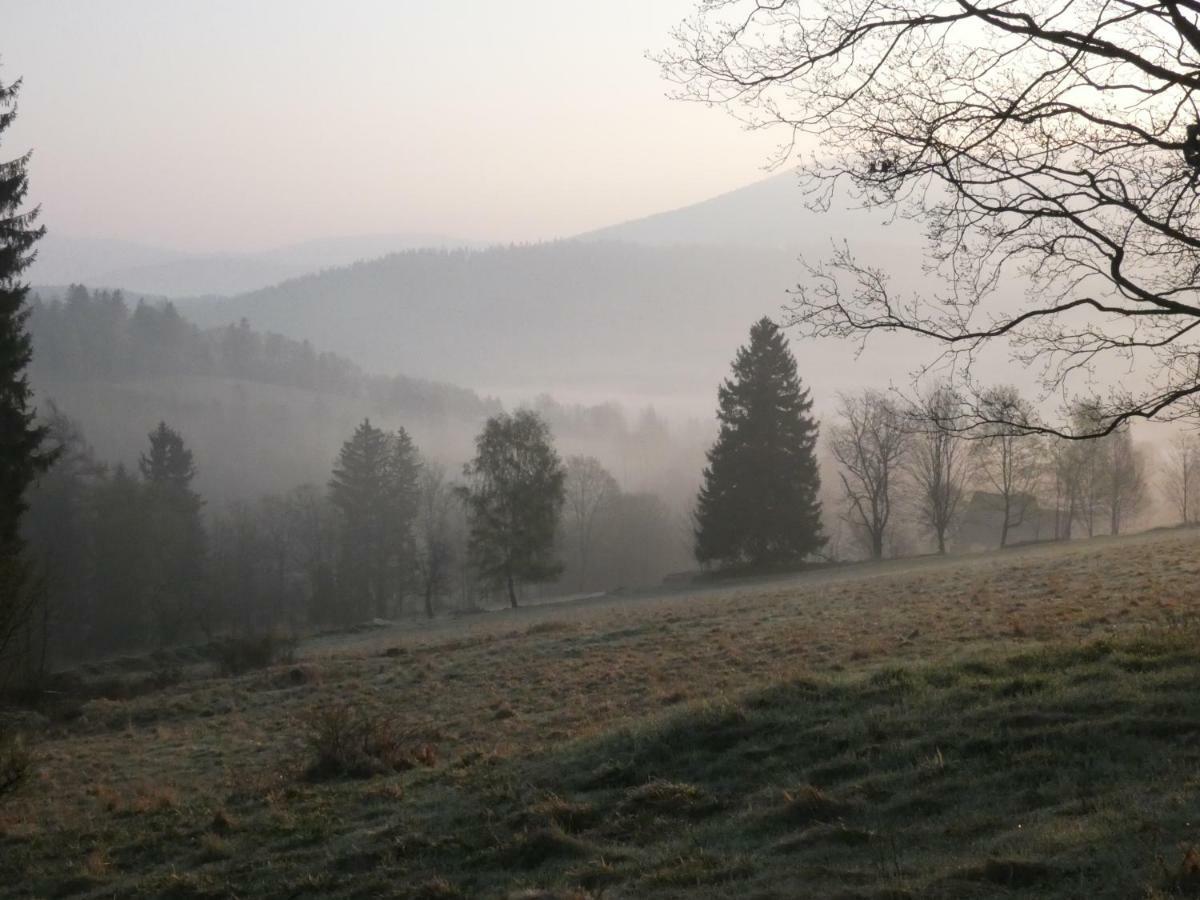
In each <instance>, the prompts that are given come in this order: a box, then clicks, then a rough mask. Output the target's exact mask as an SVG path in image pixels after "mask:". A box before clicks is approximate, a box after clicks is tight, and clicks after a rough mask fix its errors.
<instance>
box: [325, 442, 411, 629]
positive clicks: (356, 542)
mask: <svg viewBox="0 0 1200 900" xmlns="http://www.w3.org/2000/svg"><path fill="white" fill-rule="evenodd" d="M420 469H421V464H420V458H419V456H418V454H417V450H416V447H415V446H414V445H413V442H412V439H411V438H409V436H408V433H407V432H405V430H404V429H403V428H401V429H399V430H398V431H397V432H396V433H395V434H389V433H387V432H385V431H383V430H382V429H379V428H376V427H375V426H374V425H372V424H371V422H370V420H369V419H368V420H365V421H363V423H362V424H361V425H359V426H358V428H357V429H355V431H354V435H353V436H352V437H351V438H350V440H348V441H346V442H345V443H344V444H343V445H342V449H341V452H340V453H339V454H338V461H337V464H336V465H335V466H334V469H333V477H332V478H331V479H330V481H329V497H330V500H331V501H332V502H333V504H334V506H335V507H337V509H338V511H339V512H340V513H341V524H342V553H341V564H340V567H339V568H340V573H339V574H340V581H341V586H342V591H343V595H344V597H345V599H346V601H347V605H346V607H345V618H346V620H347V621H350V620H353V619H354V618H356V617H357V618H365V617H366V616H367V615H368V614H370V613H372V612H373V613H374V615H377V616H386V615H388V614H389V613H390V612H391V610H392V607H393V606H394V604H395V603H396V602H398V600H399V598H400V596H401V594H402V593H403V590H404V588H405V586H406V584H407V581H408V577H409V573H410V570H411V567H412V562H413V557H414V548H413V523H414V521H415V519H416V515H417V509H418V505H419V500H418V497H419V492H420V491H419V487H418V478H419V475H420Z"/></svg>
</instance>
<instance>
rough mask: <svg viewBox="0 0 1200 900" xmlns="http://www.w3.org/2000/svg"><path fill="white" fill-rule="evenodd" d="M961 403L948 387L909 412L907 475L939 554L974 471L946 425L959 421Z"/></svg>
mask: <svg viewBox="0 0 1200 900" xmlns="http://www.w3.org/2000/svg"><path fill="white" fill-rule="evenodd" d="M959 407H960V402H959V399H958V397H957V395H955V393H954V392H953V391H952V390H951V389H950V388H949V387H947V386H945V385H940V386H938V387H936V388H934V389H933V390H932V391H930V392H929V393H927V394H926V395H925V396H924V397H922V398H921V401H920V404H919V405H918V406H916V407H915V408H914V409H912V410H910V411H909V415H908V421H909V423H910V427H911V428H912V430H913V432H914V433H913V436H912V439H911V441H910V447H911V449H910V452H909V456H908V466H907V469H908V473H909V477H910V478H911V479H912V482H913V486H914V487H915V489H916V512H917V517H918V519H919V520H920V522H921V524H922V525H923V526H924V527H925V528H926V529H927V530H928V531H929V532H930V533H931V534H932V535H933V537H934V540H935V541H936V542H937V550H938V553H939V554H943V555H944V554H945V553H946V535H947V533H948V532H949V530H950V526H951V524H953V522H954V519H955V516H956V515H957V514H958V510H959V506H960V505H961V503H962V498H963V493H964V491H965V488H966V482H967V478H968V476H969V475H970V470H971V454H970V451H969V448H968V446H967V444H966V442H965V441H964V440H963V439H962V437H961V436H959V435H958V434H956V433H955V432H954V431H953V430H952V429H949V428H946V427H944V423H946V422H953V421H957V419H958V418H959V416H960V409H959Z"/></svg>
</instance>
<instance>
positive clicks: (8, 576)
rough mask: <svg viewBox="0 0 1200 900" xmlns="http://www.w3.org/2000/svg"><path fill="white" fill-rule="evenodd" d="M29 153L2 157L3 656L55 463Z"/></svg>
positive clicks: (21, 601) (12, 111) (24, 600)
mask: <svg viewBox="0 0 1200 900" xmlns="http://www.w3.org/2000/svg"><path fill="white" fill-rule="evenodd" d="M20 86H21V82H20V81H19V80H18V81H16V82H14V83H12V84H10V85H4V84H2V83H0V139H2V138H3V135H4V132H5V131H7V130H8V127H9V126H10V125H12V123H13V120H14V119H15V118H16V116H17V93H18V91H19V89H20ZM29 157H30V154H29V153H25V154H23V155H21V156H18V157H17V158H15V159H12V160H8V161H7V162H0V658H2V657H3V656H4V651H5V649H6V648H7V647H8V646H9V644H10V642H11V641H12V639H13V637H14V636H15V634H16V632H17V631H18V629H19V628H20V627H21V626H22V624H23V623H24V621H25V619H26V614H27V613H28V610H29V608H30V605H31V602H32V600H31V597H30V592H29V585H28V576H29V570H28V565H27V563H26V562H25V560H24V554H23V545H22V542H21V528H20V525H21V517H22V515H23V514H24V512H25V509H26V491H27V490H28V488H29V486H30V485H31V484H32V483H33V481H34V480H35V479H36V478H37V477H38V475H39V474H41V473H42V472H44V471H46V470H47V469H48V468H49V467H50V466H51V464H52V463H53V461H54V453H53V452H52V451H50V450H46V449H44V448H43V441H44V440H45V438H46V429H45V428H44V427H43V426H40V425H38V424H37V421H36V413H35V410H34V408H33V398H32V390H31V389H30V387H29V380H28V377H27V375H26V369H27V368H28V366H29V362H30V359H31V358H32V355H33V351H32V346H31V343H30V338H29V332H28V330H27V329H26V327H25V325H26V318H27V317H28V310H27V309H26V306H25V296H26V294H27V293H28V291H29V285H28V284H26V283H25V282H23V281H22V280H21V274H22V273H23V272H24V271H25V269H26V268H28V266H29V265H30V263H32V262H33V259H34V256H35V255H36V254H35V252H34V249H33V247H34V244H36V243H37V241H38V239H39V238H40V237H41V236H42V235H43V234H45V229H44V228H41V227H38V225H37V218H38V211H39V210H38V207H36V206H35V207H33V208H32V209H24V210H23V205H24V203H25V197H26V194H27V193H28V190H29V177H28V172H27V168H28V164H29ZM2 674H3V673H2V672H0V676H2Z"/></svg>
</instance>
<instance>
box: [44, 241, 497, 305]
mask: <svg viewBox="0 0 1200 900" xmlns="http://www.w3.org/2000/svg"><path fill="white" fill-rule="evenodd" d="M468 246H474V245H473V244H472V243H471V242H469V241H465V240H461V239H458V238H452V237H447V236H445V235H436V234H368V235H355V236H347V237H336V238H326V239H319V240H313V241H304V242H302V243H298V244H290V245H287V246H283V247H278V248H275V249H273V250H267V251H264V252H261V253H216V254H192V253H185V252H183V251H180V250H173V249H170V248H165V247H153V246H148V245H144V244H137V243H132V242H129V241H117V240H108V239H102V238H78V237H70V236H60V235H56V234H54V233H53V232H51V233H49V234H47V235H46V237H45V239H44V240H43V241H42V242H41V243H40V244H39V247H38V258H37V260H36V262H35V263H34V264H33V266H32V268H31V269H30V273H29V276H28V277H29V280H30V281H31V282H33V283H34V284H36V285H39V286H55V285H57V286H65V285H68V284H87V285H89V286H93V287H108V288H121V289H123V290H125V291H128V292H131V293H135V294H148V295H152V296H159V297H196V296H226V295H230V294H240V293H244V292H246V291H253V290H257V289H259V288H263V287H266V286H268V285H272V284H278V283H279V282H281V281H285V280H287V279H289V278H297V277H300V276H302V275H307V274H310V273H313V272H319V271H321V270H322V269H328V268H332V267H335V266H347V265H350V264H351V263H354V262H357V261H359V260H364V259H372V258H375V257H379V256H384V255H386V254H388V253H394V252H397V251H399V250H407V249H412V248H415V247H440V248H452V247H468Z"/></svg>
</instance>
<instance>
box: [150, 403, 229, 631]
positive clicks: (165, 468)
mask: <svg viewBox="0 0 1200 900" xmlns="http://www.w3.org/2000/svg"><path fill="white" fill-rule="evenodd" d="M149 439H150V450H149V452H147V453H144V454H142V456H141V458H140V459H139V460H138V469H139V470H140V472H141V474H142V479H143V482H144V493H143V499H144V503H145V515H146V519H145V521H146V527H147V529H148V535H147V537H148V543H147V546H146V551H147V553H146V557H147V558H146V565H147V576H148V580H149V584H150V596H149V601H150V604H151V614H152V616H153V618H154V627H155V630H156V633H157V638H158V641H159V642H160V643H162V644H166V643H170V642H172V641H176V640H179V639H180V638H181V637H183V635H184V634H185V633H186V631H187V630H189V629H190V628H191V627H194V626H200V627H201V628H203V629H204V630H205V631H206V632H208V631H211V630H212V623H211V622H210V621H209V620H208V616H207V612H208V611H207V609H206V608H205V603H204V599H205V598H204V573H205V565H204V562H205V556H206V539H205V534H204V523H203V521H202V520H201V517H200V511H201V509H202V508H203V506H204V501H203V500H202V499H201V498H200V495H199V494H197V493H196V492H195V491H194V490H193V489H192V479H194V478H195V477H196V465H195V462H194V460H193V458H192V451H191V450H189V449H188V448H187V445H186V444H185V443H184V441H183V437H182V436H181V435H180V434H179V433H178V432H177V431H175V430H174V429H172V428H170V427H169V426H168V425H167V424H166V423H165V422H159V423H158V427H157V428H156V429H154V431H152V432H150V434H149Z"/></svg>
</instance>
